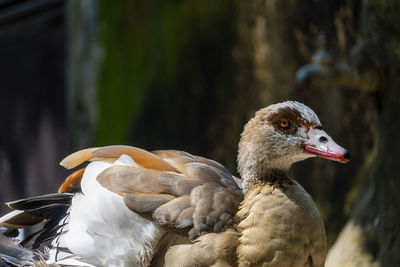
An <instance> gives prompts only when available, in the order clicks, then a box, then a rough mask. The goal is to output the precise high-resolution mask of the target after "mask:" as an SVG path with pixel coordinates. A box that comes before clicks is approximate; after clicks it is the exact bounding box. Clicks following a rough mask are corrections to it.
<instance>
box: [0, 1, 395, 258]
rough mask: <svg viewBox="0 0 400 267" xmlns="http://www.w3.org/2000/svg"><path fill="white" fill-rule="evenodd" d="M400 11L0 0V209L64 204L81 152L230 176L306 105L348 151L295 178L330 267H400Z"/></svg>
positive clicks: (297, 169) (309, 164) (354, 4)
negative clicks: (218, 170) (267, 121)
mask: <svg viewBox="0 0 400 267" xmlns="http://www.w3.org/2000/svg"><path fill="white" fill-rule="evenodd" d="M398 14H400V2H399V1H396V0H376V1H373V0H348V1H345V0H340V1H335V0H326V1H314V0H306V1H278V0H263V1H261V0H257V1H256V0H254V1H239V0H237V1H228V0H205V1H156V0H154V1H133V0H121V1H118V2H116V1H107V0H86V1H83V0H82V1H61V0H60V1H56V0H47V1H46V0H24V1H15V0H2V1H0V88H1V89H0V90H1V91H0V92H1V97H0V107H1V112H0V119H1V123H2V124H1V126H2V129H1V131H0V133H1V137H2V138H1V140H0V186H1V188H0V193H1V195H0V201H2V202H4V201H9V200H13V199H15V198H20V197H24V196H32V195H36V194H42V193H49V192H53V191H55V190H56V189H57V187H58V185H59V184H60V183H61V182H62V181H63V179H64V178H65V177H66V175H67V172H66V171H65V170H63V169H62V168H61V167H59V165H58V162H59V161H60V160H61V159H62V158H63V157H64V156H66V155H68V154H69V153H71V152H73V151H75V150H77V149H81V148H85V147H88V146H101V145H109V144H129V145H135V146H140V147H143V148H145V149H150V150H151V149H159V148H166V149H168V148H175V149H181V150H186V151H188V152H190V153H193V154H198V155H202V156H206V157H210V158H212V159H215V160H218V161H220V162H221V163H223V164H224V165H226V166H227V167H228V169H229V170H230V171H231V172H232V173H236V163H235V160H236V151H237V143H238V140H239V136H240V133H241V131H242V129H243V125H244V123H245V122H246V121H247V120H248V119H249V118H250V117H252V116H253V114H254V112H255V111H256V110H257V109H259V108H261V107H264V106H267V105H269V104H272V103H276V102H280V101H285V100H298V101H301V102H304V103H305V104H306V105H308V106H310V107H311V108H312V109H314V111H316V113H317V114H318V116H319V117H320V119H321V121H322V123H323V124H324V128H325V129H326V131H327V132H328V133H329V134H330V135H331V136H332V137H333V138H334V139H335V140H336V141H337V143H339V144H341V145H343V146H344V147H346V148H348V149H349V150H350V151H351V153H352V161H351V162H350V163H349V164H346V165H343V164H339V163H335V162H330V161H326V160H323V159H312V160H308V161H305V162H302V163H299V164H296V165H295V166H294V168H293V170H292V173H291V175H292V176H293V177H295V178H296V179H297V180H299V182H300V183H301V184H302V185H303V186H304V187H305V188H306V189H307V191H308V192H310V193H311V195H312V196H313V198H314V199H315V201H316V202H317V204H318V206H319V208H320V210H321V213H322V216H323V219H324V222H325V226H326V229H327V234H328V242H329V245H333V244H335V245H334V246H333V248H332V250H331V252H330V254H329V256H328V259H327V266H353V265H352V264H354V265H360V266H375V265H374V264H381V266H398V265H400V254H399V253H398V252H399V251H400V224H399V223H400V198H399V194H398V193H397V188H400V181H399V179H400V177H399V174H398V171H397V165H398V162H399V161H398V156H397V153H398V151H400V147H399V146H400V145H399V144H400V143H399V142H397V138H398V130H399V129H400V120H399V119H398V118H399V115H400V114H399V111H400V84H399V79H400V76H399V73H400V71H399V70H400V60H399V56H400V19H399V16H398ZM0 211H1V213H5V212H6V209H5V208H4V207H2V208H1V209H0ZM338 236H339V238H338ZM337 238H338V239H337ZM335 240H336V243H335Z"/></svg>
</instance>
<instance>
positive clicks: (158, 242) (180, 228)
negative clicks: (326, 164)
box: [0, 101, 349, 267]
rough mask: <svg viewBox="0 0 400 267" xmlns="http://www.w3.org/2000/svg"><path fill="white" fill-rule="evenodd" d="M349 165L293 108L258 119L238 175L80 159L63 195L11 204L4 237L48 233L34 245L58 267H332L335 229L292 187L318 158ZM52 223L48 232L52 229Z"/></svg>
mask: <svg viewBox="0 0 400 267" xmlns="http://www.w3.org/2000/svg"><path fill="white" fill-rule="evenodd" d="M315 156H319V157H323V158H327V159H331V160H335V161H339V162H347V161H348V160H349V153H348V152H347V151H346V150H345V149H343V148H342V147H340V146H339V145H337V144H336V143H335V142H334V141H333V140H332V138H331V137H329V136H328V135H327V134H326V133H325V131H324V130H323V129H322V126H321V123H320V121H319V119H318V117H317V115H315V113H314V112H313V111H312V110H311V109H310V108H309V107H307V106H305V105H304V104H302V103H299V102H294V101H287V102H283V103H279V104H275V105H271V106H269V107H267V108H263V109H261V110H259V111H257V113H256V115H255V117H254V118H252V119H251V120H250V121H249V122H248V123H247V125H246V126H245V127H244V131H243V133H242V135H241V140H240V142H239V153H238V160H237V162H238V170H239V173H240V175H241V179H237V178H236V177H234V176H232V175H231V174H230V173H229V172H228V170H227V169H226V168H225V167H224V166H222V165H221V164H219V163H217V162H215V161H213V160H210V159H206V158H203V157H200V156H194V155H191V154H189V153H186V152H182V151H176V150H158V151H153V152H148V151H145V150H142V149H139V148H136V147H130V146H107V147H100V148H89V149H85V150H81V151H78V152H76V153H74V154H72V155H70V156H68V157H67V158H65V159H64V160H63V161H62V162H61V165H62V166H64V167H66V168H67V169H72V168H75V167H77V166H79V165H81V164H83V163H84V162H86V161H89V162H90V163H89V164H88V165H87V166H86V167H83V168H81V169H78V170H76V171H75V172H73V173H72V174H71V175H70V176H69V177H68V178H67V179H66V181H65V182H64V183H63V184H62V186H61V187H60V190H59V193H57V194H50V195H45V196H39V197H33V198H28V199H23V200H18V201H14V202H10V203H7V204H8V206H9V207H10V208H12V209H14V211H12V212H11V213H9V214H6V215H5V216H3V217H2V218H1V219H0V226H3V227H7V228H21V227H27V226H30V225H32V224H36V223H38V222H42V221H45V222H44V227H43V230H42V231H41V232H39V233H38V234H36V236H35V237H34V238H31V239H30V240H24V243H27V242H30V243H31V244H32V243H34V245H35V243H36V247H38V246H40V245H41V244H40V243H46V241H47V244H48V245H49V249H48V250H47V254H48V255H47V257H48V259H47V263H48V264H50V263H57V264H59V265H79V266H180V267H182V266H279V267H282V266H301V267H303V266H323V265H324V260H325V253H326V237H325V230H324V225H323V222H322V220H321V217H320V214H319V212H318V209H317V207H316V205H315V203H314V201H313V200H312V198H311V196H310V195H309V194H308V193H307V192H306V191H305V190H304V189H303V187H302V186H301V185H300V184H298V183H297V182H296V181H295V180H293V179H291V178H289V177H288V171H289V168H290V166H291V165H292V164H293V163H295V162H297V161H301V160H304V159H307V158H310V157H315ZM42 223H43V222H42Z"/></svg>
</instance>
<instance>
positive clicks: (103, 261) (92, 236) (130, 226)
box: [50, 155, 165, 266]
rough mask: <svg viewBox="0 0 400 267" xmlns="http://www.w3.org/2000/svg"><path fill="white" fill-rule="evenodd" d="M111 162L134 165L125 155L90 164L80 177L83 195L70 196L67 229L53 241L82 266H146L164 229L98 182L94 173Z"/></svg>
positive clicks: (105, 167) (111, 164) (104, 168)
mask: <svg viewBox="0 0 400 267" xmlns="http://www.w3.org/2000/svg"><path fill="white" fill-rule="evenodd" d="M114 165H128V166H137V165H136V163H135V162H134V161H133V159H132V158H130V157H129V156H127V155H122V156H121V157H120V158H119V159H118V160H116V161H115V162H113V163H109V162H102V161H96V162H92V163H90V164H89V165H88V166H87V167H86V170H85V173H84V175H83V178H82V182H81V188H82V194H76V195H75V196H74V198H73V199H72V205H71V208H70V218H69V223H68V225H67V228H68V231H66V233H65V234H62V235H61V236H60V237H59V239H58V240H55V243H58V246H59V247H61V246H62V247H64V246H65V247H67V248H68V249H69V250H70V251H71V252H72V253H73V254H74V257H73V258H74V259H75V260H79V261H80V262H81V265H82V262H85V263H89V264H92V265H95V266H148V265H149V263H150V261H151V259H152V257H153V254H154V251H155V247H156V245H157V243H158V241H159V240H160V238H161V237H162V236H163V235H164V234H165V231H164V230H163V229H162V228H161V227H159V226H158V225H157V224H155V223H153V222H151V221H149V220H147V219H144V218H143V217H141V216H140V215H138V214H137V213H135V212H133V211H131V210H129V209H128V208H127V207H126V206H125V204H124V202H123V199H122V197H121V196H119V195H117V194H115V193H113V192H111V191H108V190H107V189H105V188H103V187H102V186H101V185H100V184H99V183H98V182H97V176H98V175H99V174H100V173H101V172H103V171H104V170H106V169H107V168H109V167H111V166H114ZM53 245H55V244H53ZM53 254H54V253H53ZM51 260H53V261H54V259H51V258H50V261H51ZM68 260H69V259H68ZM71 263H72V262H71ZM71 265H72V264H71ZM87 266H90V265H87Z"/></svg>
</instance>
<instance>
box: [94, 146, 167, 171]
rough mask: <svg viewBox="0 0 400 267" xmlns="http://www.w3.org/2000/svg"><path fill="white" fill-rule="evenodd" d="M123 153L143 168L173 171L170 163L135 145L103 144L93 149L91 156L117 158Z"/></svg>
mask: <svg viewBox="0 0 400 267" xmlns="http://www.w3.org/2000/svg"><path fill="white" fill-rule="evenodd" d="M123 154H126V155H128V156H130V157H131V158H133V160H134V161H135V162H136V163H138V164H140V165H141V166H143V167H144V168H148V169H153V170H160V171H175V169H174V168H173V167H172V166H171V165H169V164H168V163H166V162H165V161H163V160H162V159H161V158H160V157H159V156H157V155H156V154H153V153H150V152H148V151H146V150H143V149H140V148H137V147H132V146H105V147H100V148H98V149H96V150H94V151H93V156H94V157H100V158H118V157H120V156H121V155H123Z"/></svg>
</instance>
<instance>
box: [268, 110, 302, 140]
mask: <svg viewBox="0 0 400 267" xmlns="http://www.w3.org/2000/svg"><path fill="white" fill-rule="evenodd" d="M267 121H268V124H269V125H271V126H272V127H274V128H275V130H277V131H279V132H281V133H284V134H295V133H297V130H298V128H299V127H301V126H303V125H305V124H307V123H306V121H305V120H304V119H303V118H302V117H301V114H300V112H299V111H298V110H297V109H294V108H290V107H284V108H280V109H278V110H277V111H276V112H275V113H272V114H271V115H269V116H268V117H267Z"/></svg>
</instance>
